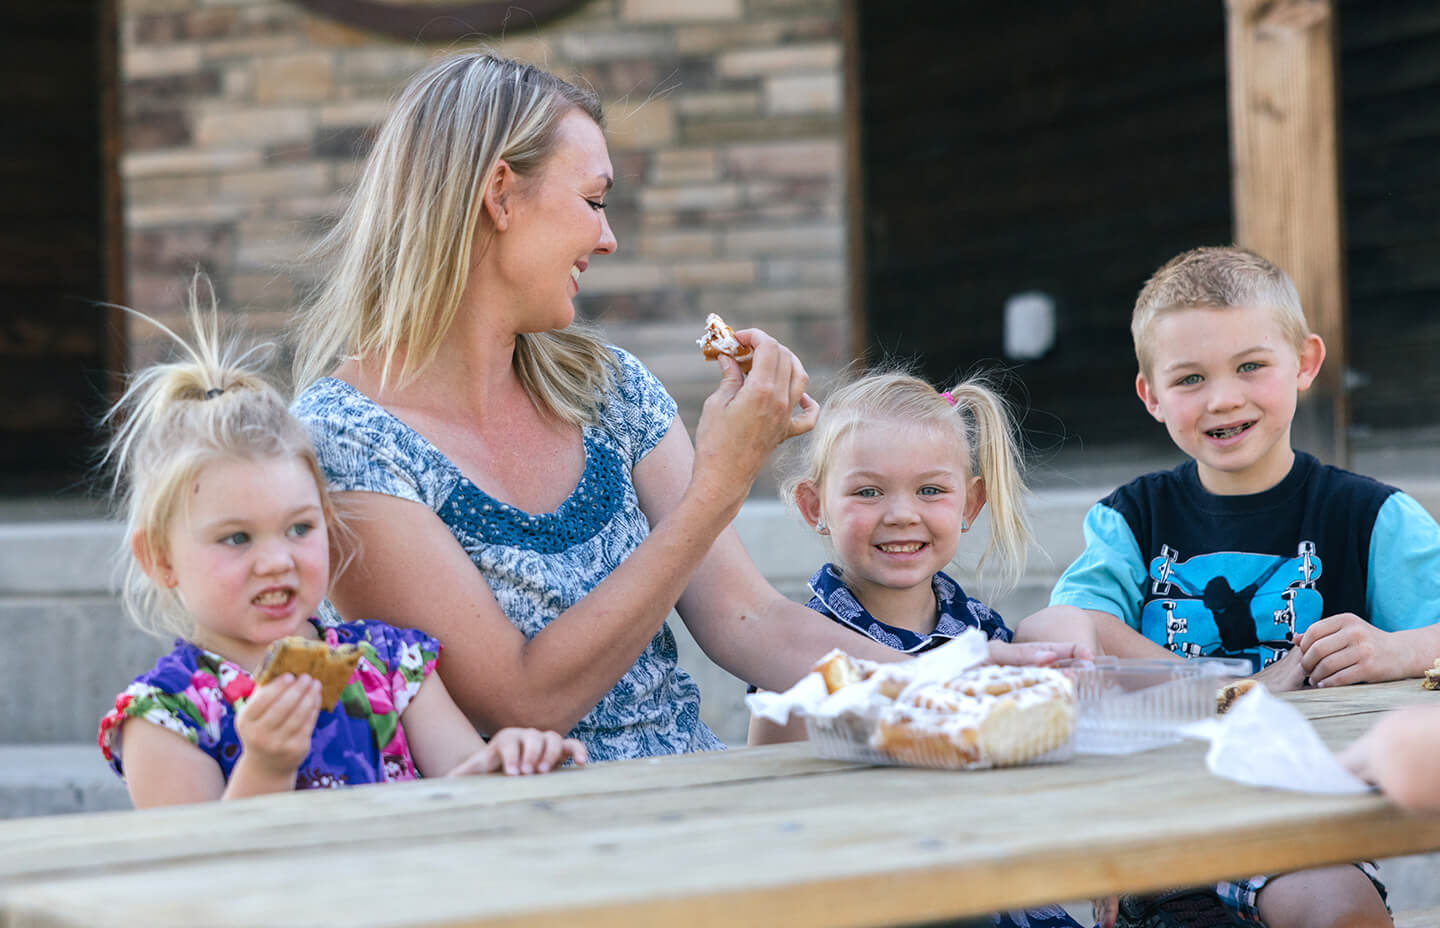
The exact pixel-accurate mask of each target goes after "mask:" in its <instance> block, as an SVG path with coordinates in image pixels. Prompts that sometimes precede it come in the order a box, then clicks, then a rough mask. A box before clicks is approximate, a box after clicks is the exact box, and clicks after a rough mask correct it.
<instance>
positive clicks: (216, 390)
mask: <svg viewBox="0 0 1440 928" xmlns="http://www.w3.org/2000/svg"><path fill="white" fill-rule="evenodd" d="M224 392H225V391H224V390H222V389H221V388H220V387H211V388H210V389H208V390H206V391H205V398H206V399H207V400H213V399H214V398H215V397H217V396H219V395H220V394H222V393H224Z"/></svg>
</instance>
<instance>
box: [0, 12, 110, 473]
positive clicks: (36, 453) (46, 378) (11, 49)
mask: <svg viewBox="0 0 1440 928" xmlns="http://www.w3.org/2000/svg"><path fill="white" fill-rule="evenodd" d="M104 12H105V9H104V4H103V3H96V2H95V0H47V2H45V3H15V4H8V5H7V6H6V8H5V12H4V13H3V14H0V26H3V28H0V396H3V397H5V401H4V402H3V403H0V494H10V493H16V492H36V491H46V490H55V489H63V488H66V487H71V486H73V485H74V483H75V481H77V480H78V479H79V478H80V477H81V476H82V475H83V473H84V470H85V467H86V463H87V458H88V456H89V455H90V453H91V452H92V451H93V450H94V445H95V439H94V437H93V432H92V424H93V421H94V418H95V417H96V415H97V414H98V412H99V411H100V405H101V397H102V395H103V390H104V387H105V381H106V376H105V373H104V371H105V369H106V367H107V366H108V365H112V364H114V363H115V361H116V360H117V359H115V358H113V357H111V356H110V354H109V353H110V352H111V350H112V349H113V346H112V345H110V343H109V338H110V336H109V335H108V334H107V332H106V326H105V315H106V314H105V312H104V311H103V310H99V309H97V308H96V307H95V306H94V305H93V302H92V301H97V300H104V299H106V298H107V297H108V296H109V293H108V290H107V286H106V282H105V254H104V248H105V242H106V239H105V234H104V195H105V189H104V183H103V176H102V157H101V142H102V139H101V108H100V99H101V89H102V88H101V74H100V70H101V66H102V61H103V55H102V53H101V45H100V39H101V35H100V24H101V22H102V21H103V19H104V16H103V13H104Z"/></svg>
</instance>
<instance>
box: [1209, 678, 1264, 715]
mask: <svg viewBox="0 0 1440 928" xmlns="http://www.w3.org/2000/svg"><path fill="white" fill-rule="evenodd" d="M1254 688H1255V681H1254V680H1249V679H1246V680H1235V681H1234V682H1231V683H1227V684H1225V685H1224V686H1222V687H1220V691H1219V692H1218V693H1216V694H1215V711H1216V712H1217V713H1219V714H1220V715H1224V714H1225V713H1227V712H1229V711H1230V707H1231V706H1233V705H1235V700H1237V699H1239V698H1240V697H1241V696H1244V695H1245V694H1246V693H1248V692H1250V691H1251V690H1252V689H1254Z"/></svg>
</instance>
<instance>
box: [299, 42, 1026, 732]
mask: <svg viewBox="0 0 1440 928" xmlns="http://www.w3.org/2000/svg"><path fill="white" fill-rule="evenodd" d="M601 127H602V115H601V111H600V106H599V103H598V101H597V100H596V98H595V97H594V96H593V95H592V94H590V93H588V92H586V91H583V90H581V89H579V88H576V87H574V86H572V85H570V84H567V83H565V82H563V81H561V80H559V79H557V78H555V77H553V76H551V75H549V74H547V73H545V72H543V71H540V70H538V69H536V68H534V67H531V66H528V65H524V64H520V63H517V62H513V61H507V60H504V59H500V58H496V57H492V56H489V55H485V54H469V55H462V56H459V57H455V58H450V59H447V60H443V61H440V62H437V63H435V64H433V65H432V66H430V67H429V68H427V69H426V70H424V71H422V72H421V73H420V74H419V75H417V76H416V77H415V78H414V79H413V80H412V81H411V83H410V85H409V86H408V87H407V89H406V90H405V91H404V92H403V94H402V95H401V97H400V99H399V101H398V102H397V105H396V107H395V109H394V112H393V113H392V115H391V117H390V119H389V120H388V121H387V123H386V124H385V126H384V127H383V129H382V130H381V132H380V133H379V136H378V137H377V140H376V143H375V146H374V149H373V150H372V152H371V155H370V159H369V162H368V164H367V166H366V169H365V172H364V174H363V177H362V179H361V181H360V183H359V186H358V189H357V191H356V194H355V197H354V200H353V202H352V203H351V205H350V208H349V210H348V211H347V212H346V214H345V215H344V217H343V218H342V219H341V221H340V223H339V224H338V226H337V227H336V228H335V230H334V232H333V233H332V235H331V236H330V237H329V240H328V243H327V249H326V250H327V251H328V252H329V259H330V261H331V262H332V264H333V272H332V274H331V276H330V277H329V278H328V280H327V281H326V283H325V284H324V285H323V287H322V288H321V289H320V291H319V293H318V295H317V297H316V299H315V300H314V301H313V302H312V304H311V305H310V306H309V307H308V310H307V312H306V315H305V318H304V321H303V325H302V327H301V330H300V332H299V342H298V346H299V350H298V354H297V360H296V364H297V380H298V383H299V385H300V386H301V387H303V388H304V390H303V393H302V394H301V395H300V397H299V398H298V399H297V401H296V406H295V409H296V411H297V413H298V414H299V415H300V417H301V418H302V419H304V420H305V421H306V422H307V423H308V424H309V426H310V428H311V432H312V435H313V436H314V438H315V442H316V445H317V451H318V453H319V456H320V461H321V464H322V466H323V467H324V468H325V470H326V472H327V474H328V476H329V478H330V480H331V481H332V483H333V484H334V485H335V487H336V489H337V490H339V491H340V492H341V497H342V498H343V499H344V501H345V505H346V507H347V510H348V511H351V512H353V513H354V514H355V518H354V519H353V522H352V524H353V526H354V528H355V531H356V532H357V534H358V535H359V537H360V549H359V554H358V556H357V562H356V564H355V565H354V566H353V567H352V568H351V569H350V570H348V571H346V572H345V574H344V575H342V576H341V577H340V578H339V579H338V581H337V583H336V584H335V587H334V590H333V592H332V594H331V602H332V603H333V605H334V607H335V608H336V609H338V610H339V612H340V613H342V614H343V615H345V616H350V617H355V616H366V617H374V618H390V619H395V620H400V619H403V621H404V622H406V623H408V624H412V625H415V626H418V627H420V628H422V629H424V630H426V631H428V632H429V633H431V634H433V635H435V636H436V637H438V638H439V639H440V640H441V641H442V642H444V645H445V652H444V654H445V656H444V663H445V666H446V667H447V668H448V670H447V674H446V676H447V680H449V679H452V678H453V682H452V683H451V684H450V686H451V688H452V689H453V691H454V694H455V697H456V701H457V702H458V703H459V704H460V706H461V707H462V708H463V709H464V710H465V712H466V713H467V714H468V715H469V717H470V719H471V721H472V722H473V723H474V724H475V725H476V726H477V727H478V728H479V729H480V730H481V731H495V730H498V729H500V728H502V727H505V726H507V725H513V724H519V723H520V720H526V721H524V723H523V724H525V725H528V726H537V727H544V728H553V729H555V730H557V731H562V732H571V733H573V734H574V736H575V737H577V738H579V739H581V740H582V741H583V742H585V743H586V744H587V746H588V747H589V748H590V753H591V756H592V757H593V758H594V759H597V760H608V759H614V758H621V757H635V756H645V755H653V754H666V753H679V752H685V751H693V750H706V749H713V748H720V747H723V745H722V744H721V742H720V741H719V739H718V738H716V736H715V735H714V734H713V733H712V732H711V731H710V730H709V729H708V728H707V727H706V726H705V725H704V723H702V722H701V721H700V718H699V707H700V696H699V692H698V689H697V687H696V685H695V683H694V681H693V680H692V679H691V678H690V677H689V675H687V674H686V673H685V672H684V671H683V670H680V669H679V668H678V667H677V666H676V652H675V641H674V638H673V637H672V635H671V633H670V631H669V629H668V628H667V627H666V625H665V616H666V614H667V613H668V612H669V610H670V609H671V608H672V607H675V608H676V609H678V611H679V613H680V615H681V616H682V617H683V619H684V620H685V622H686V624H687V625H688V626H689V628H690V630H691V632H692V633H693V634H694V636H695V638H696V639H697V641H698V642H699V643H700V645H701V647H703V648H704V649H705V651H706V653H707V654H709V655H710V656H711V657H712V658H713V659H714V660H715V661H717V662H718V663H719V664H720V665H721V666H723V667H725V668H726V669H728V670H730V671H731V672H732V673H735V674H737V675H739V676H741V677H743V678H745V679H748V680H751V681H754V682H755V683H758V684H760V685H763V686H766V687H773V688H784V687H786V686H788V685H790V684H791V683H793V682H794V681H795V680H796V679H798V678H799V676H800V675H801V674H803V673H804V672H805V671H806V670H807V669H808V667H809V666H810V664H811V662H812V661H813V660H814V659H815V658H817V657H819V656H820V655H821V654H823V653H824V652H825V651H827V650H828V649H829V648H831V647H833V646H835V645H837V644H840V643H842V642H844V643H846V644H851V642H849V641H848V640H847V637H848V636H847V635H846V633H845V632H844V630H843V629H839V628H838V627H836V626H834V625H833V623H830V622H827V621H826V620H824V619H823V618H821V617H819V616H816V615H815V614H814V613H812V612H810V611H809V610H807V609H805V608H803V607H801V606H799V605H797V604H794V603H791V602H789V601H787V600H786V599H784V597H782V596H780V595H779V594H778V593H777V592H776V591H775V590H774V589H773V588H772V587H770V586H769V584H768V583H766V581H765V580H764V578H763V576H762V575H761V574H760V572H759V571H758V570H757V569H756V567H755V565H754V564H753V563H751V561H750V559H749V557H748V556H747V555H746V553H745V551H744V548H743V547H742V546H741V544H740V542H739V539H738V538H737V537H736V535H735V533H734V532H733V530H731V529H729V527H728V526H729V525H730V522H731V520H732V519H733V518H734V517H735V515H736V513H737V512H738V511H739V509H740V505H741V503H742V502H743V501H744V499H745V496H746V494H747V492H748V490H749V487H750V485H751V483H752V482H753V480H754V478H755V476H756V474H757V473H758V472H759V469H760V468H761V467H762V466H763V464H764V462H765V460H766V458H767V457H768V456H769V454H770V453H771V452H772V451H773V450H774V448H775V447H776V446H777V445H778V444H779V443H780V442H782V441H784V440H785V439H786V438H788V437H790V436H792V435H796V434H799V433H801V432H804V431H806V430H808V429H809V428H810V427H811V426H812V425H813V423H814V420H815V414H816V407H815V404H814V402H813V401H811V400H810V399H809V397H807V396H806V394H805V386H806V375H805V371H804V368H803V367H802V366H801V365H800V363H799V361H798V360H796V358H795V356H794V355H793V354H791V353H790V351H788V350H787V349H786V348H784V347H783V346H781V345H780V344H779V343H777V342H776V341H775V340H774V339H772V338H770V337H769V336H767V335H765V334H764V333H763V332H760V331H758V330H748V331H744V332H741V333H739V338H740V339H741V340H742V341H743V342H744V343H746V344H748V345H750V346H751V347H752V348H753V349H754V362H753V366H752V369H751V371H750V373H749V375H748V376H742V375H741V373H740V370H739V368H738V367H737V366H736V365H735V364H734V363H733V362H731V361H730V360H729V359H722V360H721V362H720V363H721V366H722V376H721V382H720V386H719V387H718V389H717V390H716V391H715V393H714V394H713V395H712V396H711V397H710V398H709V399H708V400H707V401H706V403H705V406H704V410H703V412H702V415H701V418H700V422H699V425H698V427H697V430H696V438H695V444H694V446H693V447H692V446H691V443H690V439H689V436H688V435H687V433H686V430H685V428H684V426H683V424H682V423H681V422H680V421H679V420H678V419H677V418H676V414H675V411H676V407H675V403H674V401H673V400H672V399H671V398H670V397H669V396H668V395H667V394H666V393H665V390H664V388H663V387H662V386H661V385H660V383H659V381H657V380H656V379H655V377H654V376H653V375H652V374H650V372H649V371H647V370H646V369H645V368H644V367H643V366H642V365H641V364H640V363H639V362H638V361H636V360H635V358H633V357H632V356H631V355H629V354H627V353H626V352H624V351H622V350H620V349H617V348H613V347H610V346H608V345H606V344H604V343H603V342H601V341H599V340H598V339H597V338H596V337H595V335H594V334H592V333H591V332H589V331H587V330H586V329H585V328H584V327H582V326H580V325H577V324H575V320H574V316H575V310H574V304H573V301H574V298H575V295H576V294H577V293H578V292H579V290H580V288H581V287H582V286H583V283H582V281H583V274H584V272H585V270H586V268H587V267H588V266H589V264H590V261H591V260H592V259H593V258H595V257H596V256H601V255H606V254H609V253H611V252H613V251H614V250H615V248H616V247H617V243H616V240H615V236H614V233H613V232H612V231H611V229H610V225H609V222H608V221H607V220H606V217H605V197H606V195H607V193H608V191H609V190H610V188H611V186H612V184H613V182H614V171H613V169H612V167H611V164H610V158H609V154H608V152H607V149H606V145H605V139H604V135H603V133H602V128H601ZM322 375H328V376H322ZM856 650H857V651H859V652H861V653H865V654H866V655H867V656H872V657H877V658H879V657H884V656H886V653H887V652H886V649H884V648H882V647H879V646H876V647H874V648H868V649H867V648H858V649H856ZM1042 650H1043V649H1042ZM1021 653H1028V652H1021ZM889 655H890V657H891V658H892V659H893V657H894V656H895V655H894V654H893V652H889Z"/></svg>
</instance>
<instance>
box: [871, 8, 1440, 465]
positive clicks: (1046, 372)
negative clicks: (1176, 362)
mask: <svg viewBox="0 0 1440 928" xmlns="http://www.w3.org/2000/svg"><path fill="white" fill-rule="evenodd" d="M1338 3H1339V9H1338V11H1337V12H1338V21H1339V42H1340V55H1339V68H1340V75H1339V86H1340V93H1341V98H1342V103H1341V117H1340V118H1341V124H1340V130H1341V137H1342V140H1343V141H1342V146H1343V147H1342V152H1341V172H1342V177H1341V182H1342V190H1343V197H1344V206H1345V211H1346V227H1345V230H1344V234H1345V241H1346V262H1347V272H1348V273H1347V284H1348V299H1349V309H1350V316H1349V327H1348V335H1349V343H1350V351H1351V367H1352V369H1353V370H1354V371H1356V372H1357V373H1358V374H1359V375H1360V378H1359V383H1358V385H1357V386H1356V387H1355V388H1354V390H1353V392H1352V394H1351V399H1352V421H1353V422H1354V423H1355V424H1356V425H1358V426H1360V427H1361V428H1360V429H1359V430H1358V432H1357V434H1359V435H1360V436H1361V439H1360V440H1362V441H1363V440H1364V435H1365V434H1366V431H1367V430H1368V429H1391V428H1414V427H1416V426H1434V425H1440V361H1437V359H1440V5H1437V4H1435V3H1434V2H1433V0H1386V2H1385V3H1372V2H1370V0H1338ZM857 6H858V18H859V23H858V44H859V62H858V66H859V69H860V75H859V85H860V88H861V89H860V95H859V101H860V107H861V110H860V125H861V137H862V139H863V150H862V153H861V164H862V170H861V173H862V183H863V188H864V189H863V205H862V209H861V213H862V215H861V222H862V225H861V235H862V236H863V253H864V261H865V285H864V293H863V307H862V309H863V313H864V323H865V327H866V331H867V333H868V342H869V348H870V351H871V356H872V358H873V357H875V356H877V355H881V354H886V353H888V354H898V355H901V356H905V357H918V358H919V359H921V361H922V362H923V367H924V369H925V371H926V373H927V374H929V375H930V376H931V377H932V378H935V379H936V380H944V379H946V378H948V377H949V376H950V375H951V374H952V373H953V372H954V371H956V370H957V369H958V370H960V371H962V372H963V371H965V370H968V369H970V368H971V367H973V366H975V365H977V364H980V363H983V362H987V361H989V362H993V363H995V364H1000V365H1004V366H1006V367H1009V368H1010V369H1012V370H1013V372H1014V374H1015V376H1016V378H1017V379H1018V380H1019V381H1021V382H1022V383H1023V388H1022V387H1020V386H1018V385H1017V387H1016V389H1015V391H1014V392H1015V395H1016V397H1017V399H1019V400H1020V401H1021V402H1022V404H1024V406H1025V408H1027V409H1028V415H1027V419H1026V425H1027V429H1028V431H1029V433H1030V437H1031V438H1032V440H1033V441H1035V442H1036V443H1037V444H1038V445H1039V446H1040V447H1041V448H1042V449H1050V448H1055V447H1057V446H1058V445H1059V444H1060V440H1061V438H1062V437H1063V439H1064V446H1066V447H1073V446H1074V445H1075V444H1076V443H1077V442H1080V441H1083V442H1086V443H1095V442H1100V443H1109V442H1116V441H1126V442H1129V441H1132V440H1136V439H1139V440H1141V441H1142V442H1144V443H1154V444H1156V445H1157V446H1163V445H1164V444H1165V443H1166V441H1167V439H1166V437H1165V434H1164V431H1163V429H1162V428H1161V427H1160V426H1159V425H1157V424H1156V423H1154V422H1153V421H1152V420H1150V419H1149V417H1148V416H1146V415H1145V413H1144V410H1143V409H1142V407H1141V405H1140V403H1139V401H1138V400H1136V399H1135V396H1134V391H1133V380H1134V376H1135V362H1134V355H1133V352H1132V348H1131V342H1130V334H1129V317H1130V310H1131V308H1132V306H1133V303H1134V299H1135V294H1136V293H1137V291H1138V290H1139V288H1140V286H1141V285H1142V284H1143V283H1144V281H1145V279H1146V277H1147V276H1148V275H1149V274H1150V272H1151V271H1153V270H1154V269H1155V268H1156V267H1158V266H1159V265H1160V264H1161V263H1162V262H1164V261H1165V260H1167V259H1168V258H1170V257H1172V256H1173V255H1175V254H1177V253H1179V252H1180V251H1183V250H1185V249H1187V248H1191V247H1194V246H1196V245H1202V244H1215V243H1223V242H1228V241H1230V240H1231V239H1232V237H1233V234H1234V233H1233V228H1232V222H1231V185H1230V154H1229V129H1228V113H1227V96H1226V95H1227V90H1226V88H1227V77H1226V53H1225V22H1224V15H1225V13H1224V4H1223V3H1222V2H1220V0H1166V2H1164V3H1153V2H1148V0H1097V2H1094V3H1088V4H1072V3H1062V2H1059V0H1016V2H1015V3H1012V4H982V3H978V2H974V0H954V2H951V0H907V2H894V3H883V4H882V3H869V2H861V3H859V4H858V5H857ZM1030 289H1037V290H1041V291H1044V292H1047V293H1049V294H1051V295H1052V296H1053V297H1054V298H1055V299H1056V302H1057V304H1058V313H1057V316H1058V318H1057V323H1058V336H1057V339H1056V344H1055V347H1054V349H1053V350H1052V351H1051V352H1050V353H1049V354H1048V355H1046V356H1045V357H1043V358H1041V359H1039V360H1037V361H1029V362H1024V363H1020V362H1011V361H1006V360H1005V359H1004V358H1003V357H1002V348H1003V341H1002V336H1003V328H1002V323H1003V315H1002V311H1003V306H1004V302H1005V299H1006V297H1007V296H1009V295H1010V294H1012V293H1015V292H1017V291H1022V290H1030Z"/></svg>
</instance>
